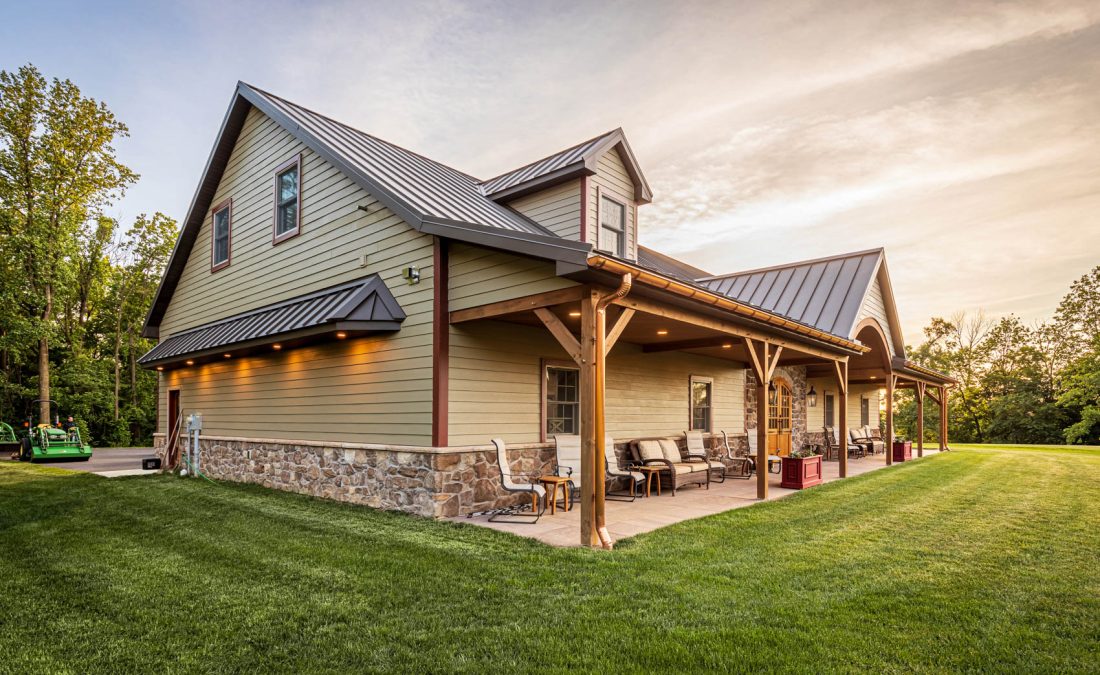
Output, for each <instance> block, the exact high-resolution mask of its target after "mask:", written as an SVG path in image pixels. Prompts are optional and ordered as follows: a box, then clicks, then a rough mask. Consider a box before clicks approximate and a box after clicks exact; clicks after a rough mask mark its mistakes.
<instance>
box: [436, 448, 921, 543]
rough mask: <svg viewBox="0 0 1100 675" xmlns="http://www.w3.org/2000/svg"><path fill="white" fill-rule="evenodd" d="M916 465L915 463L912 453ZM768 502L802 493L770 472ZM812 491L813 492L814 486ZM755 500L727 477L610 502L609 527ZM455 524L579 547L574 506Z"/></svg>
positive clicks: (833, 469) (852, 468)
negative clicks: (530, 519) (534, 517)
mask: <svg viewBox="0 0 1100 675" xmlns="http://www.w3.org/2000/svg"><path fill="white" fill-rule="evenodd" d="M937 452H938V450H936V449H929V448H925V450H924V456H925V457H928V456H929V455H935V454H937ZM913 461H917V456H916V450H915V449H914V450H913ZM886 466H887V464H886V455H876V456H875V457H873V458H872V457H864V458H863V459H850V460H848V476H849V477H853V476H858V475H860V474H864V473H867V472H869V471H875V470H876V469H883V468H886ZM822 473H823V474H824V481H825V482H826V483H830V482H832V481H834V480H840V476H839V473H840V465H839V463H838V462H823V463H822ZM768 478H769V481H768V500H769V501H770V500H773V499H780V498H782V497H786V496H787V495H790V494H793V493H795V492H798V490H786V489H783V488H781V487H779V482H780V478H779V475H778V474H774V473H773V474H768ZM811 489H812V488H811ZM759 502H760V500H758V499H757V498H756V477H755V476H753V477H752V479H751V480H744V479H736V478H727V479H726V481H725V482H724V483H711V485H710V489H709V490H708V489H706V488H705V487H697V486H688V487H684V488H682V489H680V490H677V491H676V496H675V497H674V496H672V491H671V490H664V491H663V492H662V494H661V496H660V497H658V496H657V492H656V488H654V491H653V493H652V496H651V497H649V498H648V499H647V498H645V497H640V498H638V499H636V500H635V501H633V502H618V501H611V500H608V501H607V529H608V531H609V532H610V533H611V537H612V538H613V539H614V540H615V541H618V540H620V539H623V538H626V537H632V536H634V535H636V534H641V533H643V532H649V531H651V530H655V529H657V528H659V527H664V526H666V525H672V524H674V523H679V522H681V521H684V520H691V519H692V518H701V517H703V516H709V515H713V514H715V513H721V512H723V511H729V510H730V509H738V508H741V507H743V506H752V505H753V504H757V503H759ZM451 520H453V521H455V522H462V523H470V524H473V525H478V526H481V527H488V528H491V529H494V530H500V531H502V532H511V533H512V534H516V535H519V536H522V537H531V538H534V539H538V540H539V541H541V542H543V543H545V544H550V545H551V546H579V545H580V509H579V508H575V507H574V508H573V509H571V510H570V511H569V512H568V513H566V512H563V511H562V509H561V508H558V510H557V513H556V514H554V515H550V511H549V510H547V511H546V513H545V514H543V516H542V518H540V519H539V521H538V523H535V524H534V525H530V524H525V523H491V522H489V519H488V517H487V516H477V517H474V518H467V517H465V516H461V517H458V518H452V519H451Z"/></svg>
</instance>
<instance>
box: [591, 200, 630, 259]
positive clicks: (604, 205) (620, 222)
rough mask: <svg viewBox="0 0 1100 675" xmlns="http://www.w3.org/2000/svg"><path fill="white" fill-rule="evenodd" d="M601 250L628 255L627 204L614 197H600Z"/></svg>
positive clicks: (599, 244)
mask: <svg viewBox="0 0 1100 675" xmlns="http://www.w3.org/2000/svg"><path fill="white" fill-rule="evenodd" d="M596 248H598V249H599V250H601V251H604V252H607V253H610V254H612V255H617V256H619V257H620V258H625V257H626V206H625V205H623V204H620V203H619V202H617V201H615V200H614V199H610V198H608V197H603V196H601V197H600V239H599V242H598V245H597V247H596Z"/></svg>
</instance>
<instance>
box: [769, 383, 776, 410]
mask: <svg viewBox="0 0 1100 675" xmlns="http://www.w3.org/2000/svg"><path fill="white" fill-rule="evenodd" d="M768 405H775V382H769V383H768Z"/></svg>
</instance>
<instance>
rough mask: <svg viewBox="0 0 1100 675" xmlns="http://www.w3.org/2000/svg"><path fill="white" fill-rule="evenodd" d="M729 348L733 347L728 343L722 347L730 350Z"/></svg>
mask: <svg viewBox="0 0 1100 675" xmlns="http://www.w3.org/2000/svg"><path fill="white" fill-rule="evenodd" d="M731 347H733V345H731V344H730V343H728V342H727V343H726V344H724V345H722V349H729V348H731Z"/></svg>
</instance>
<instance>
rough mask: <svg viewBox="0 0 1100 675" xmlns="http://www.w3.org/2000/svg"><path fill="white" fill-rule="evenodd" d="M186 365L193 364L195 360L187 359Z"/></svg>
mask: <svg viewBox="0 0 1100 675" xmlns="http://www.w3.org/2000/svg"><path fill="white" fill-rule="evenodd" d="M187 365H189V366H193V365H195V362H194V361H192V360H191V359H187Z"/></svg>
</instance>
